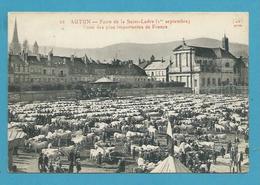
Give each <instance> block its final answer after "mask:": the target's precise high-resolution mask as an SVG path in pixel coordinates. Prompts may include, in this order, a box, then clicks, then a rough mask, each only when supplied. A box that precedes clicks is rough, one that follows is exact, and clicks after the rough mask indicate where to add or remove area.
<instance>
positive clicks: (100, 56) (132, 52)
mask: <svg viewBox="0 0 260 185" xmlns="http://www.w3.org/2000/svg"><path fill="white" fill-rule="evenodd" d="M186 43H187V44H188V45H195V46H202V47H221V41H220V40H216V39H211V38H198V39H191V40H186ZM180 44H182V41H173V42H167V43H155V44H138V43H119V44H113V45H109V46H106V47H103V48H91V49H90V48H86V49H73V48H61V47H50V46H46V47H40V52H41V53H47V52H48V51H49V50H50V49H51V48H53V51H54V55H60V56H70V55H71V54H75V55H76V56H78V57H81V56H83V55H84V54H87V56H88V57H89V58H92V59H94V60H100V61H101V62H108V61H110V60H112V59H113V58H116V57H117V58H118V59H121V60H133V61H134V62H135V63H136V62H137V61H138V58H141V59H143V58H144V59H149V58H150V57H151V55H154V56H155V57H156V59H161V58H164V59H169V58H170V56H171V54H172V50H173V49H174V48H175V47H177V46H179V45H180ZM229 47H230V52H231V53H232V54H234V55H235V56H237V57H239V56H244V57H247V56H248V46H247V45H245V44H239V43H230V46H229Z"/></svg>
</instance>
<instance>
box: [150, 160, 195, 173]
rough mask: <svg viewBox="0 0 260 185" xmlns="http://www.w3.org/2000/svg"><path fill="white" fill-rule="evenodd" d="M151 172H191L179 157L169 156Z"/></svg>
mask: <svg viewBox="0 0 260 185" xmlns="http://www.w3.org/2000/svg"><path fill="white" fill-rule="evenodd" d="M151 173H191V171H190V170H189V169H188V168H187V167H186V166H184V165H183V164H182V163H181V162H180V161H179V160H178V159H175V158H174V157H172V156H168V157H167V158H166V159H164V160H163V161H162V162H161V163H160V164H159V165H158V166H156V167H155V168H154V169H153V170H152V171H151Z"/></svg>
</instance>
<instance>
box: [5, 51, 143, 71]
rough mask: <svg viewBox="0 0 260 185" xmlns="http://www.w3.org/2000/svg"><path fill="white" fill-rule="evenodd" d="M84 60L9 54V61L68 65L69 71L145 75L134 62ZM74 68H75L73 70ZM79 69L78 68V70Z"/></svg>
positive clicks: (43, 64) (56, 65)
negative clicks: (24, 57)
mask: <svg viewBox="0 0 260 185" xmlns="http://www.w3.org/2000/svg"><path fill="white" fill-rule="evenodd" d="M86 59H87V60H86V61H85V60H84V59H83V58H79V57H74V59H73V61H72V60H71V57H62V56H52V57H51V60H50V61H48V58H47V56H40V57H37V56H35V55H29V56H27V61H25V60H24V59H23V56H21V55H9V62H12V63H17V64H22V65H24V64H25V63H26V62H27V63H28V64H29V65H30V64H31V65H41V66H45V65H49V66H53V67H66V66H67V67H68V68H69V69H71V70H70V72H71V73H79V71H81V72H83V73H85V72H84V71H86V72H87V73H88V74H95V73H96V70H98V69H99V70H103V71H105V74H108V75H137V76H139V75H140V76H146V73H145V71H144V70H143V69H141V68H140V67H138V66H137V65H135V64H128V63H127V62H125V63H124V62H121V61H119V64H107V63H97V62H95V61H94V60H91V59H88V58H86ZM74 69H76V70H74ZM79 69H80V70H79Z"/></svg>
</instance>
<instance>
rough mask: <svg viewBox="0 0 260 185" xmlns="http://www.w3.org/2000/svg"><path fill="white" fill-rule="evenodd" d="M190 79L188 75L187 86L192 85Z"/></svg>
mask: <svg viewBox="0 0 260 185" xmlns="http://www.w3.org/2000/svg"><path fill="white" fill-rule="evenodd" d="M189 81H190V78H189V77H188V76H187V83H186V86H187V87H189V86H190V84H189Z"/></svg>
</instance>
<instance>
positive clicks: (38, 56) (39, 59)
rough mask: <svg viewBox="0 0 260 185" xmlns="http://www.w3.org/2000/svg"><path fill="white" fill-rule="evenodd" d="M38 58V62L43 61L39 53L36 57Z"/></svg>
mask: <svg viewBox="0 0 260 185" xmlns="http://www.w3.org/2000/svg"><path fill="white" fill-rule="evenodd" d="M36 57H37V60H38V61H41V56H40V54H39V53H38V54H37V55H36Z"/></svg>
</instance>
